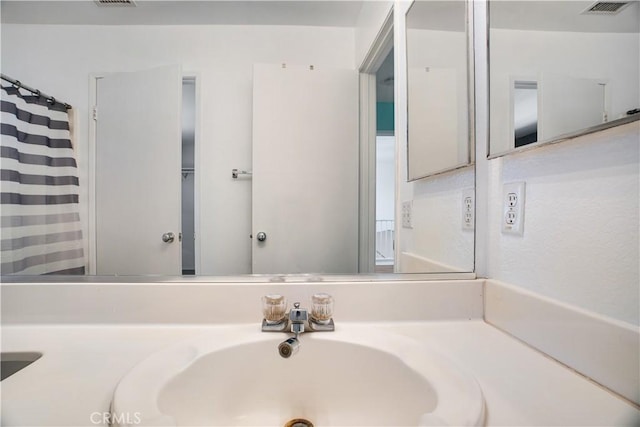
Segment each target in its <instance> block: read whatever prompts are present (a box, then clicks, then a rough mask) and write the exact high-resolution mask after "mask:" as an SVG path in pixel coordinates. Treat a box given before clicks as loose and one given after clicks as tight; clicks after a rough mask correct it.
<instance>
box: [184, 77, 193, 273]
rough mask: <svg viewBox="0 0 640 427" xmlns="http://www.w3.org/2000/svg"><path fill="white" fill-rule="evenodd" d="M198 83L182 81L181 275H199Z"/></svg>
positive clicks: (190, 78) (187, 79) (185, 79)
mask: <svg viewBox="0 0 640 427" xmlns="http://www.w3.org/2000/svg"><path fill="white" fill-rule="evenodd" d="M195 129H196V79H195V78H193V77H185V78H183V79H182V190H181V196H182V197H181V199H182V202H181V205H182V274H183V275H194V274H196V256H195V254H196V248H195V209H194V205H195V176H196V175H195V174H196V170H195Z"/></svg>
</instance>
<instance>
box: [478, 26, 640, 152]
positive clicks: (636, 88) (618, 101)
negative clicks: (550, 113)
mask: <svg viewBox="0 0 640 427" xmlns="http://www.w3.org/2000/svg"><path fill="white" fill-rule="evenodd" d="M490 43H491V49H490V52H491V53H490V55H491V57H490V61H491V62H490V73H491V85H490V90H491V94H490V100H491V153H500V152H504V151H505V150H507V149H509V144H511V146H512V145H513V141H512V138H511V137H510V134H509V127H508V126H504V125H503V124H504V123H508V122H509V117H510V116H509V110H510V108H511V107H510V105H511V104H510V99H509V96H510V93H511V91H510V85H511V81H510V79H511V78H513V77H519V78H522V77H527V78H534V79H538V80H540V77H541V74H543V73H549V72H551V73H554V74H560V75H564V76H571V77H576V78H585V79H604V80H607V81H608V83H607V85H608V91H609V95H610V96H609V100H608V101H609V102H610V108H611V109H610V111H609V119H610V120H613V119H617V118H620V117H621V116H623V115H624V113H625V112H626V111H628V110H631V109H633V108H638V106H640V79H639V78H638V76H639V75H640V35H639V34H637V33H635V34H632V33H615V34H614V33H574V32H559V31H523V30H503V29H491V32H490ZM543 106H544V104H543ZM596 124H597V123H596ZM576 130H578V129H576Z"/></svg>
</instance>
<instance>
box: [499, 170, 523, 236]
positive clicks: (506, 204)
mask: <svg viewBox="0 0 640 427" xmlns="http://www.w3.org/2000/svg"><path fill="white" fill-rule="evenodd" d="M524 190H525V185H524V182H510V183H505V184H504V187H503V192H502V194H503V196H502V233H504V234H515V235H518V236H522V235H524V198H525V195H524Z"/></svg>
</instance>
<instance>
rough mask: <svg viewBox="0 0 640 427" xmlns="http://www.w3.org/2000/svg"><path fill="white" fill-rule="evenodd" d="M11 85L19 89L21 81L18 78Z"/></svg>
mask: <svg viewBox="0 0 640 427" xmlns="http://www.w3.org/2000/svg"><path fill="white" fill-rule="evenodd" d="M13 87H14V88H16V89H20V88H21V87H22V83H20V80H16V81H15V82H13Z"/></svg>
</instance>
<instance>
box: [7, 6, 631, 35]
mask: <svg viewBox="0 0 640 427" xmlns="http://www.w3.org/2000/svg"><path fill="white" fill-rule="evenodd" d="M365 1H375V0H281V1H271V0H250V1H245V0H199V1H191V0H137V1H136V4H137V5H136V7H115V6H98V5H97V4H96V3H95V2H94V1H93V0H71V1H58V0H40V1H25V0H1V1H0V11H1V22H2V23H19V24H72V25H73V24H85V25H311V26H333V27H355V26H356V23H357V19H358V15H359V13H360V9H361V8H362V4H363V3H364V2H365ZM593 3H595V0H593V1H583V0H568V1H552V0H539V1H527V0H510V1H509V0H494V1H490V2H489V9H490V26H491V27H492V28H510V29H526V30H549V31H587V32H640V7H639V4H640V1H639V0H632V1H631V5H630V6H628V7H626V8H625V9H624V10H622V11H621V12H620V13H619V14H617V15H613V16H605V15H584V14H581V12H582V11H584V10H585V9H587V8H588V7H589V6H591V5H592V4H593ZM465 4H466V2H465V1H462V0H446V1H433V0H417V1H416V3H415V4H414V5H413V6H412V8H411V10H410V12H409V15H408V17H409V20H410V22H409V24H410V27H412V28H429V29H435V30H450V31H462V30H463V29H464V19H463V18H462V17H463V16H464V13H465V12H464V10H465Z"/></svg>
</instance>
